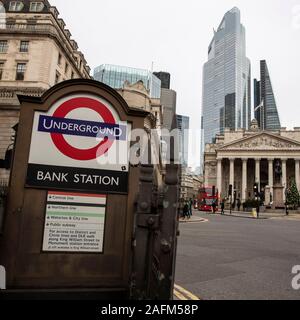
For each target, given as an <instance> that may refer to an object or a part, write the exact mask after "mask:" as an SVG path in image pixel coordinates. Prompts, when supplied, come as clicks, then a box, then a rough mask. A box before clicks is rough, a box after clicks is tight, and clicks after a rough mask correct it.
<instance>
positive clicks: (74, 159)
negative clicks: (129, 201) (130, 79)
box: [26, 94, 131, 193]
mask: <svg viewBox="0 0 300 320" xmlns="http://www.w3.org/2000/svg"><path fill="white" fill-rule="evenodd" d="M130 130H131V125H130V124H128V123H127V122H124V121H121V120H120V117H119V115H118V113H117V112H116V109H115V108H114V107H113V106H112V105H111V104H110V103H109V102H108V101H106V100H105V99H102V98H100V97H98V96H94V95H90V94H73V95H69V96H66V97H64V98H62V99H60V100H59V101H57V102H56V103H54V104H53V105H52V106H51V108H50V109H49V111H48V112H35V115H34V123H33V128H32V137H31V146H30V155H29V161H28V172H27V181H26V183H27V185H28V186H32V187H42V188H45V189H61V190H66V189H69V190H76V191H77V190H78V191H82V190H86V191H90V192H105V193H106V192H116V193H127V191H128V190H127V183H128V171H129V156H128V150H129V143H130Z"/></svg>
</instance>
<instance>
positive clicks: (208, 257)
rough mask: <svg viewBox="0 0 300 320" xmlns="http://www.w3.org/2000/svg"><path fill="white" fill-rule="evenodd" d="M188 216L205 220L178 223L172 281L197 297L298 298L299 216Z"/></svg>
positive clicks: (222, 298)
mask: <svg viewBox="0 0 300 320" xmlns="http://www.w3.org/2000/svg"><path fill="white" fill-rule="evenodd" d="M194 215H199V216H200V217H203V218H206V219H208V220H209V221H208V222H203V223H182V224H180V232H181V235H180V237H179V243H178V253H177V266H176V284H177V285H179V286H181V287H183V288H185V289H186V290H188V291H189V292H191V293H193V294H194V295H196V296H198V297H199V298H200V299H203V300H232V299H234V300H236V299H237V300H253V299H255V300H256V299H258V300H270V299H275V300H278V299H284V300H288V299H297V300H298V299H299V300H300V290H299V291H296V290H294V289H293V288H292V285H291V282H292V279H293V277H294V275H292V268H293V266H295V265H300V219H298V220H296V219H295V220H286V219H265V220H264V219H262V220H255V219H246V218H239V217H228V216H220V215H207V214H204V213H203V214H199V213H195V214H194Z"/></svg>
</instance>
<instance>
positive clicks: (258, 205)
mask: <svg viewBox="0 0 300 320" xmlns="http://www.w3.org/2000/svg"><path fill="white" fill-rule="evenodd" d="M259 207H260V203H259V201H258V202H257V208H256V214H257V219H259V210H260V209H259Z"/></svg>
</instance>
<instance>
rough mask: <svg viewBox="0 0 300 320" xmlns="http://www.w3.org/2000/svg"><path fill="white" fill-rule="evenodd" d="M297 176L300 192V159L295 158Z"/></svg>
mask: <svg viewBox="0 0 300 320" xmlns="http://www.w3.org/2000/svg"><path fill="white" fill-rule="evenodd" d="M295 177H296V184H297V188H298V191H299V192H300V160H299V159H296V160H295Z"/></svg>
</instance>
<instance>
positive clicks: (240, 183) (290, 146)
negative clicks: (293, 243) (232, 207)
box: [204, 120, 300, 208]
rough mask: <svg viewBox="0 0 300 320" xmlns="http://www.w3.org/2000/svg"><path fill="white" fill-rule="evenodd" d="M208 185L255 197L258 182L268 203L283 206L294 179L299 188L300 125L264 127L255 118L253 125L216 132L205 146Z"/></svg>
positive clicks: (239, 196) (222, 192) (244, 198)
mask: <svg viewBox="0 0 300 320" xmlns="http://www.w3.org/2000/svg"><path fill="white" fill-rule="evenodd" d="M204 159H205V169H204V170H205V172H204V175H205V185H206V186H216V188H217V189H218V190H219V192H220V195H221V197H222V198H227V197H228V193H229V192H228V190H229V185H232V186H233V190H234V194H235V196H236V199H240V200H241V201H242V203H243V202H245V201H247V200H248V199H254V198H255V194H254V188H253V187H254V185H255V184H257V186H258V191H259V192H261V194H262V195H263V198H264V202H265V205H266V206H273V207H274V208H275V207H283V206H284V203H285V199H286V190H287V187H288V186H289V184H290V183H291V182H292V181H293V180H295V181H296V184H297V187H298V190H299V191H300V165H299V161H300V128H294V130H291V131H289V130H286V128H282V129H281V130H279V131H261V130H259V128H258V123H257V121H256V120H253V121H252V124H251V129H250V130H249V131H246V130H244V129H239V130H237V131H230V130H229V129H225V132H224V134H223V135H217V136H216V143H214V144H207V145H206V148H205V155H204Z"/></svg>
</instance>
